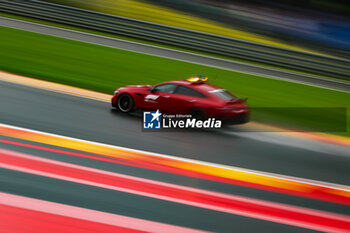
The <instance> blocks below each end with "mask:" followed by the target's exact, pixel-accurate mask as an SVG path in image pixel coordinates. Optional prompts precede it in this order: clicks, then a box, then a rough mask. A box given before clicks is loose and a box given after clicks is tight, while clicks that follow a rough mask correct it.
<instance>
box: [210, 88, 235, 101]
mask: <svg viewBox="0 0 350 233" xmlns="http://www.w3.org/2000/svg"><path fill="white" fill-rule="evenodd" d="M209 92H210V93H212V94H214V95H215V96H216V97H219V98H220V99H222V100H226V101H231V100H234V99H236V98H237V97H236V96H234V95H232V94H231V93H229V92H228V91H226V90H224V89H217V90H212V91H209Z"/></svg>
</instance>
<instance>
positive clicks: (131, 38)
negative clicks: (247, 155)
mask: <svg viewBox="0 0 350 233" xmlns="http://www.w3.org/2000/svg"><path fill="white" fill-rule="evenodd" d="M0 16H3V17H7V18H12V19H18V20H24V21H28V22H33V23H39V24H44V25H48V26H53V27H59V28H65V29H69V30H74V31H80V32H86V33H90V34H95V35H100V36H106V37H111V38H116V39H122V40H128V41H133V42H137V43H142V44H148V45H153V46H158V47H163V48H168V49H175V50H180V51H184V52H189V53H195V54H200V55H204V56H209V57H214V58H220V59H225V60H231V61H234V62H242V63H246V64H251V65H259V66H262V67H267V68H272V69H278V70H282V71H283V70H284V71H291V72H296V73H300V74H306V75H316V76H318V77H323V78H327V79H333V80H338V81H339V80H341V81H342V82H349V83H350V81H348V80H344V79H339V78H334V77H330V76H325V75H320V74H313V73H311V72H305V71H297V70H293V69H288V68H285V67H280V66H275V65H270V64H263V63H259V62H254V61H248V60H244V59H239V58H233V57H229V56H224V55H219V54H214V53H208V52H203V51H198V50H193V49H187V48H182V47H178V46H174V45H168V44H162V43H157V42H153V41H148V40H141V39H137V38H133V37H127V36H122V35H116V34H111V33H105V32H100V31H96V30H91V29H85V28H81V27H75V26H70V25H66V24H60V23H54V22H49V21H45V20H40V19H34V18H29V17H24V16H19V15H13V14H7V13H3V12H0Z"/></svg>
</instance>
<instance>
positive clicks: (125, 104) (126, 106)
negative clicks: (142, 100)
mask: <svg viewBox="0 0 350 233" xmlns="http://www.w3.org/2000/svg"><path fill="white" fill-rule="evenodd" d="M117 107H118V110H119V111H121V112H131V111H132V110H133V109H134V100H133V98H132V97H131V95H129V94H122V95H121V96H119V98H118V100H117Z"/></svg>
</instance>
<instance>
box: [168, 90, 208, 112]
mask: <svg viewBox="0 0 350 233" xmlns="http://www.w3.org/2000/svg"><path fill="white" fill-rule="evenodd" d="M202 98H205V95H203V94H202V93H200V92H198V91H196V90H194V89H192V88H190V87H187V86H183V85H178V86H177V88H176V90H175V93H174V94H173V95H172V96H171V104H170V105H169V106H170V107H171V108H172V111H173V112H176V113H179V114H188V113H189V112H190V110H191V109H192V108H193V107H195V106H197V105H198V104H199V102H200V101H201V100H202Z"/></svg>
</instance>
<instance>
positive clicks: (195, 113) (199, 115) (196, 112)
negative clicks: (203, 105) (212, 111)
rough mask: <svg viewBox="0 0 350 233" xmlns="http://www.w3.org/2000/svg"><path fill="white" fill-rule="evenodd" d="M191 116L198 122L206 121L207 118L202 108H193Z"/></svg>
mask: <svg viewBox="0 0 350 233" xmlns="http://www.w3.org/2000/svg"><path fill="white" fill-rule="evenodd" d="M190 115H191V116H192V118H195V119H197V120H205V118H206V115H205V112H204V111H203V110H202V109H200V108H192V109H191V111H190Z"/></svg>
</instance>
